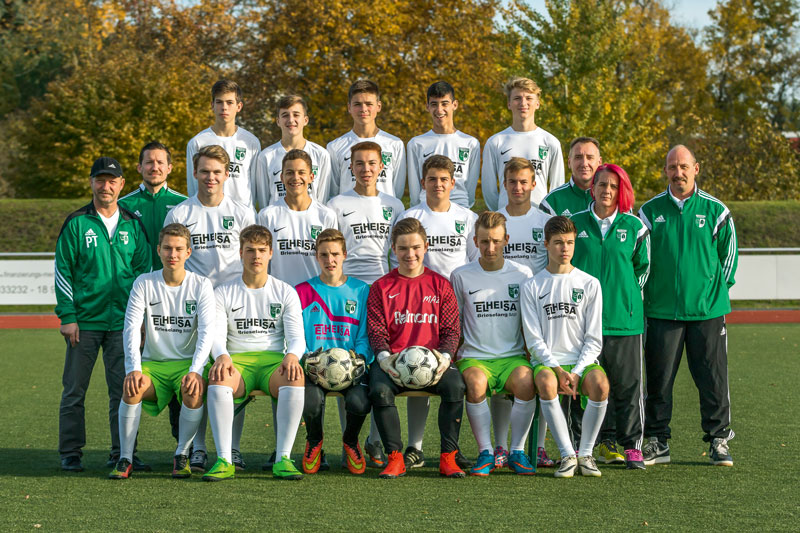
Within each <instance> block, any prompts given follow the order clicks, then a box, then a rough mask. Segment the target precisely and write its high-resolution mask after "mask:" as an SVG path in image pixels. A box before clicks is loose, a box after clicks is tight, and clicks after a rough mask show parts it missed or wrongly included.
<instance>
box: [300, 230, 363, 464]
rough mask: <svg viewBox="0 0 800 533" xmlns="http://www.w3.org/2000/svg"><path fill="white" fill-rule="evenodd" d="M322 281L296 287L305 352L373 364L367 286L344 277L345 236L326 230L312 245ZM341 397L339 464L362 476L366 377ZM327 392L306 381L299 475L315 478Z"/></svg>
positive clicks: (319, 456)
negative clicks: (336, 353)
mask: <svg viewBox="0 0 800 533" xmlns="http://www.w3.org/2000/svg"><path fill="white" fill-rule="evenodd" d="M316 250H317V251H316V254H317V262H318V263H319V267H320V275H319V276H315V277H313V278H311V279H310V280H308V281H305V282H303V283H301V284H299V285H298V286H297V287H296V288H297V294H298V296H299V297H300V305H301V306H302V308H303V323H304V324H305V332H306V349H307V350H308V351H309V352H313V351H315V350H328V349H330V348H342V349H344V350H352V351H354V352H355V353H356V354H359V356H360V357H362V358H364V360H365V363H366V364H369V363H371V362H372V359H373V356H372V349H371V348H370V346H369V338H368V337H367V296H368V295H369V285H367V284H366V283H364V282H363V281H360V280H357V279H356V278H351V277H349V276H345V275H344V273H343V272H342V267H343V266H344V260H345V258H346V257H347V249H346V247H345V240H344V235H342V232H340V231H339V230H337V229H326V230H323V231H322V233H320V234H319V236H318V237H317V240H316ZM362 379H363V381H362V380H359V381H358V382H356V383H353V384H352V385H351V386H350V387H348V388H346V389H344V390H342V391H340V392H341V393H342V394H343V395H344V403H345V409H346V411H347V415H346V423H345V427H344V431H343V433H342V446H343V455H344V457H343V458H342V459H343V463H344V465H345V466H346V467H347V469H348V470H349V471H350V472H351V473H353V474H363V473H364V470H365V469H366V467H367V465H366V462H365V461H364V455H363V454H362V453H361V447H360V446H359V445H358V434H359V432H360V431H361V426H362V425H364V420H365V419H366V418H367V415H368V414H369V410H370V403H369V396H368V393H367V383H366V377H363V378H362ZM325 393H326V391H325V389H323V388H322V387H321V386H319V385H317V384H315V383H312V382H311V380H310V379H307V380H306V398H305V407H304V408H303V418H304V419H305V421H306V435H307V437H306V449H305V453H304V454H303V472H305V473H306V474H314V473H316V472H317V471H318V470H319V469H320V464H321V463H322V458H323V455H324V452H323V451H322V422H323V417H324V415H325Z"/></svg>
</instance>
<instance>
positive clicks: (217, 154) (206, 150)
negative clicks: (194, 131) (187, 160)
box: [192, 144, 231, 171]
mask: <svg viewBox="0 0 800 533" xmlns="http://www.w3.org/2000/svg"><path fill="white" fill-rule="evenodd" d="M201 157H207V158H209V159H216V160H217V161H219V162H220V163H222V164H223V165H224V166H225V170H226V171H227V170H228V165H229V164H230V162H231V158H230V157H228V152H226V151H225V148H223V147H222V146H220V145H218V144H209V145H208V146H203V147H202V148H200V149H199V150H198V151H197V152H196V153H195V154H194V155H193V156H192V165H194V168H195V169H196V168H197V163H198V162H199V161H200V158H201Z"/></svg>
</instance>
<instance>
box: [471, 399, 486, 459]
mask: <svg viewBox="0 0 800 533" xmlns="http://www.w3.org/2000/svg"><path fill="white" fill-rule="evenodd" d="M467 418H468V419H469V425H470V427H471V428H472V434H473V435H475V441H476V442H477V443H478V453H480V452H482V451H484V450H489V451H492V433H491V423H492V413H491V411H490V410H489V404H488V403H487V402H486V398H484V399H483V401H482V402H480V403H470V402H467Z"/></svg>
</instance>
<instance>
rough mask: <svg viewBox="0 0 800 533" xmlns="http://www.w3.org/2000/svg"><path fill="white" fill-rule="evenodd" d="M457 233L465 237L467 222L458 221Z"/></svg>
mask: <svg viewBox="0 0 800 533" xmlns="http://www.w3.org/2000/svg"><path fill="white" fill-rule="evenodd" d="M455 222H456V233H458V234H459V235H464V230H466V229H467V222H466V221H464V220H456V221H455Z"/></svg>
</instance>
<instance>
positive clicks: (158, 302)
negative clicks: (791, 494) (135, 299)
mask: <svg viewBox="0 0 800 533" xmlns="http://www.w3.org/2000/svg"><path fill="white" fill-rule="evenodd" d="M160 303H161V300H159V301H157V302H151V303H150V305H151V306H152V305H158V304H160Z"/></svg>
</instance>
